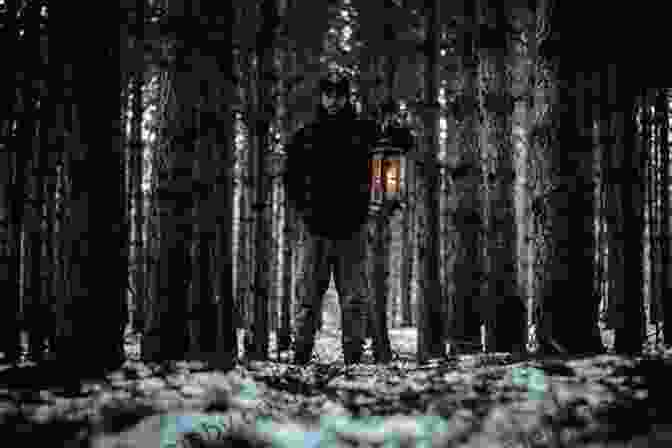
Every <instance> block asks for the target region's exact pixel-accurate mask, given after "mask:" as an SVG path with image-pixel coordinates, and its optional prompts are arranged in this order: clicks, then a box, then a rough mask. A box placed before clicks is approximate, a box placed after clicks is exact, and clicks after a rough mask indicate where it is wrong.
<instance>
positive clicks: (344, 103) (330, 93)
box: [318, 74, 355, 119]
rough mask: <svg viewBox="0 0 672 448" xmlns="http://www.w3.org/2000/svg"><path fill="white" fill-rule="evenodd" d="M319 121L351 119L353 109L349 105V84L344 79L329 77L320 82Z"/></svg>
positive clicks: (336, 76)
mask: <svg viewBox="0 0 672 448" xmlns="http://www.w3.org/2000/svg"><path fill="white" fill-rule="evenodd" d="M319 94H320V105H319V108H318V117H319V118H320V119H336V118H343V117H348V118H350V117H353V116H354V115H355V111H354V108H353V107H352V104H350V101H349V100H350V82H349V81H348V79H347V78H346V77H343V76H339V75H335V74H332V75H329V76H327V77H325V78H322V79H321V80H320V88H319Z"/></svg>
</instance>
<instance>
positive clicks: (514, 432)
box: [0, 322, 672, 448]
mask: <svg viewBox="0 0 672 448" xmlns="http://www.w3.org/2000/svg"><path fill="white" fill-rule="evenodd" d="M274 339H275V338H273V340H272V344H271V355H272V356H271V358H272V359H271V360H270V361H268V362H251V363H243V364H242V365H239V366H237V367H236V369H235V370H234V371H232V372H230V373H228V374H226V375H224V374H222V373H219V372H214V371H212V370H209V369H208V368H207V366H205V365H203V364H202V363H197V362H182V363H172V364H171V365H164V366H161V365H157V364H152V363H142V362H139V361H137V360H135V361H133V360H129V361H128V362H127V363H126V364H125V365H124V367H123V368H122V369H120V370H119V371H117V372H114V373H112V374H110V375H108V377H107V378H106V380H105V381H98V382H87V383H85V384H83V386H82V389H81V391H80V393H78V394H75V395H74V396H73V395H66V394H65V393H64V391H63V390H62V389H59V387H57V386H54V385H49V384H48V381H47V382H44V384H43V385H42V386H41V387H39V386H38V385H37V383H36V382H31V381H30V380H29V378H30V375H35V378H43V377H44V376H45V375H46V376H48V375H49V372H48V371H44V370H43V371H41V372H39V371H37V370H32V371H31V370H30V369H31V367H27V368H24V370H22V371H21V372H19V373H17V371H16V369H9V370H5V371H4V372H0V441H2V443H0V446H9V445H6V443H5V441H6V440H13V439H9V438H7V437H15V436H17V434H18V435H19V437H23V439H22V440H24V441H25V442H24V443H22V444H27V445H26V446H30V445H32V442H35V446H44V445H43V441H44V440H50V441H52V442H53V443H50V444H49V446H78V447H89V446H90V447H94V448H113V447H114V448H122V447H126V448H128V447H148V448H149V447H159V446H170V445H169V444H168V443H169V441H170V439H171V437H172V438H173V441H176V440H182V441H183V442H184V441H185V440H192V441H191V442H189V443H191V444H189V443H187V442H184V444H183V445H172V446H174V447H177V446H194V447H195V446H232V445H233V442H232V441H233V440H234V439H235V438H236V437H237V438H238V439H237V440H238V442H239V443H240V442H241V440H245V441H247V442H249V443H248V445H247V446H271V445H272V446H282V447H288V448H289V447H294V446H297V444H299V445H301V446H309V447H318V446H344V447H345V446H348V447H350V446H352V447H354V446H376V445H379V446H398V447H400V448H401V447H404V446H409V447H410V446H433V447H453V446H465V447H535V446H552V447H561V446H568V447H573V446H590V447H601V446H610V447H611V446H613V447H626V446H629V447H639V446H641V447H648V446H661V447H662V446H672V413H670V412H668V411H667V410H668V406H669V405H668V400H667V398H666V397H668V396H669V387H668V384H667V381H668V378H670V377H671V376H670V374H671V373H672V353H669V352H668V354H667V355H665V356H659V357H657V358H647V359H641V358H640V359H627V358H622V357H617V356H613V355H604V356H598V357H593V358H588V359H556V360H550V359H546V360H527V361H520V360H519V361H516V360H513V359H511V358H510V357H508V356H507V355H506V354H494V355H493V354H487V355H486V354H481V355H471V356H460V357H452V358H445V359H437V360H434V361H433V362H430V363H428V364H427V365H422V366H418V365H417V364H416V363H415V362H414V361H413V354H414V352H415V343H416V332H415V330H414V329H393V330H391V342H392V348H393V351H394V352H395V354H396V355H397V356H396V358H395V360H394V361H393V362H392V363H390V364H387V365H375V364H372V359H371V357H370V352H369V353H368V354H367V355H366V356H365V359H364V363H362V364H361V365H357V366H353V367H350V368H346V367H345V365H344V364H343V361H342V360H343V357H342V353H341V349H340V332H339V330H338V329H337V328H334V327H333V326H332V322H325V329H324V331H322V332H321V333H320V335H319V338H318V341H317V347H316V350H315V359H314V360H313V362H312V363H310V364H309V365H307V366H306V367H304V368H299V367H296V366H293V365H290V364H288V363H287V360H288V356H289V355H290V354H289V353H280V359H277V358H276V351H275V344H274V343H273V342H274ZM128 342H129V355H132V354H133V351H137V345H136V344H137V338H136V339H134V338H129V341H128ZM129 358H134V356H129ZM83 362H85V360H83ZM75 368H76V366H75ZM32 369H37V367H32ZM73 373H75V372H73ZM10 374H11V375H10ZM12 375H13V377H12ZM12 378H14V380H12ZM16 378H21V379H22V381H16ZM184 415H187V416H188V417H184ZM185 418H186V420H185ZM204 423H207V425H204ZM179 428H182V429H181V431H182V432H181V433H179V434H178V433H176V431H178V430H179ZM189 431H193V433H195V434H200V435H198V436H194V435H187V434H188V433H189ZM161 437H163V440H162V439H161ZM190 437H191V439H190ZM210 439H212V440H213V441H211V442H205V441H206V440H210ZM214 439H218V440H217V441H214ZM66 440H70V441H72V442H71V444H67V443H66ZM196 440H198V442H197V441H196ZM252 441H256V442H257V443H258V444H257V445H254V444H253V443H252ZM234 446H237V445H234Z"/></svg>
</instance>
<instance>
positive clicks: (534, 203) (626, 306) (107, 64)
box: [0, 0, 672, 372]
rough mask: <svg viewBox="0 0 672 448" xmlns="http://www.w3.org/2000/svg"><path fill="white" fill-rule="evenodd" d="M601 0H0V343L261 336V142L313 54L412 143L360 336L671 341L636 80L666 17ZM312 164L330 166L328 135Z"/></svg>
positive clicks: (282, 249)
mask: <svg viewBox="0 0 672 448" xmlns="http://www.w3.org/2000/svg"><path fill="white" fill-rule="evenodd" d="M609 12H610V14H609V15H606V13H605V12H604V11H601V10H598V8H596V10H595V11H589V10H587V9H582V8H581V7H579V5H571V6H570V5H569V2H564V3H563V4H562V5H560V2H558V1H555V0H538V1H522V0H507V1H504V0H502V1H494V0H475V1H466V0H465V1H462V0H460V1H448V0H445V1H443V0H338V1H337V0H330V1H327V0H254V1H252V0H244V1H243V0H232V1H217V2H215V1H205V0H194V1H189V2H188V1H184V0H182V1H177V0H170V1H168V0H137V1H131V0H122V1H119V2H97V3H95V6H94V4H92V3H91V2H84V1H68V2H55V1H48V0H4V1H3V0H0V25H1V28H0V42H2V48H4V49H6V51H5V59H4V60H5V62H4V63H3V64H2V70H0V76H1V78H0V99H1V101H0V107H1V108H0V260H1V261H0V307H1V309H0V333H1V334H0V352H3V353H4V355H5V359H4V360H3V362H18V361H20V360H22V359H25V358H26V357H27V358H30V359H32V360H36V361H41V360H43V359H44V358H45V357H46V358H49V359H55V360H57V361H58V362H61V361H63V362H64V363H66V364H67V363H73V362H77V360H81V356H82V353H83V352H86V363H84V364H85V366H84V367H82V368H83V369H89V370H91V371H92V372H95V371H100V370H102V369H107V368H112V367H115V366H118V365H119V364H120V363H121V362H122V361H123V359H124V346H123V339H124V334H125V332H127V331H130V330H133V331H136V332H139V333H141V335H142V338H141V356H142V357H143V358H144V359H147V360H175V359H185V358H190V359H204V360H207V361H209V362H211V363H212V364H213V365H215V366H217V367H220V368H224V369H227V368H229V367H231V366H232V365H234V363H235V362H236V360H237V359H238V358H239V357H240V356H242V354H241V352H240V351H239V348H238V337H239V336H240V337H241V338H244V339H245V343H244V344H243V345H244V346H245V356H246V357H248V358H250V359H266V358H267V357H268V356H269V340H270V337H271V335H273V336H274V337H276V338H277V345H278V348H279V349H281V350H282V349H287V348H288V347H289V346H290V342H291V333H292V325H293V318H292V316H293V312H292V310H293V306H294V303H295V297H294V291H295V285H296V282H297V280H298V279H300V278H301V275H302V273H301V272H300V271H299V269H298V267H299V266H300V258H301V254H302V245H301V241H302V235H303V231H304V230H303V229H302V228H300V226H298V225H297V222H296V220H295V217H294V216H293V214H292V210H291V208H289V207H288V205H287V201H286V197H285V191H284V187H283V184H282V182H281V174H282V163H283V160H284V152H283V151H284V145H285V143H286V142H287V139H288V138H290V136H291V135H292V134H293V132H295V131H296V130H297V129H298V128H299V127H301V126H302V125H304V124H306V123H307V122H309V121H310V120H311V119H312V118H313V113H314V108H315V103H316V99H317V97H316V95H315V86H316V82H317V80H318V79H319V78H320V77H321V76H323V75H324V74H325V73H327V71H329V70H338V71H342V72H346V73H348V74H349V75H350V76H352V78H353V80H354V91H353V97H352V100H353V101H354V103H355V104H356V106H357V109H358V110H359V111H360V113H361V115H362V116H363V117H368V118H372V119H376V120H378V121H379V122H380V121H381V120H382V118H383V113H384V112H385V111H388V112H389V111H394V112H395V113H396V114H397V118H398V120H399V121H400V122H402V123H403V124H404V125H405V126H407V127H408V128H409V129H411V130H412V132H413V135H414V148H413V151H414V153H415V154H416V155H418V156H417V157H415V158H413V160H412V161H410V162H409V171H408V178H407V190H408V195H407V200H406V201H405V202H404V204H403V207H402V208H401V209H400V210H397V211H396V212H395V213H394V214H392V215H391V216H389V218H384V219H383V218H377V219H376V218H372V222H371V232H370V234H371V235H370V236H371V238H370V242H371V244H370V248H369V252H370V257H369V264H370V271H371V276H372V281H373V284H374V290H375V297H376V299H375V303H374V304H373V306H372V310H371V311H372V312H371V323H372V324H373V323H374V322H376V321H377V322H378V323H380V324H381V325H371V327H372V328H379V330H378V331H377V332H376V331H372V332H371V334H370V336H371V337H372V339H373V341H374V343H373V345H374V350H375V351H376V353H378V354H379V355H380V359H383V360H385V359H390V358H391V356H392V355H393V354H392V352H391V349H390V344H389V338H388V329H389V328H393V327H409V326H413V327H417V331H418V343H417V356H418V360H420V361H423V360H426V359H429V358H431V357H435V356H442V355H444V354H445V353H446V344H449V345H448V348H449V350H450V351H451V352H458V353H463V352H470V351H481V350H485V351H489V352H513V353H525V352H535V353H549V354H563V353H564V354H583V353H599V352H603V351H605V350H613V351H616V352H619V353H637V352H641V351H642V350H643V349H644V348H645V347H646V346H647V345H646V344H648V341H651V340H652V337H653V338H654V339H653V340H655V343H656V344H662V343H665V344H670V341H671V338H672V332H665V325H664V324H665V322H666V321H669V320H670V319H671V318H672V310H671V309H670V300H671V299H672V294H671V291H670V289H671V285H670V278H672V277H671V276H670V272H669V270H670V256H671V254H670V241H671V240H670V236H671V234H670V230H671V228H670V219H669V218H670V199H669V198H670V190H669V187H670V179H669V176H670V145H669V142H670V138H669V126H670V116H669V113H670V93H671V91H670V89H668V88H658V87H646V86H656V85H661V84H662V85H665V82H664V81H662V80H661V79H659V78H660V77H661V76H662V75H664V74H665V73H664V72H662V67H663V66H664V65H665V63H664V61H662V54H663V51H662V49H658V48H657V47H656V46H655V45H654V44H655V42H661V41H664V40H662V38H659V37H660V36H659V35H660V34H662V33H663V32H664V30H665V27H664V26H662V25H658V22H659V21H662V19H656V16H657V14H656V12H655V11H651V10H647V11H637V10H636V9H635V7H634V6H630V8H628V7H626V6H613V5H611V4H610V6H609ZM621 13H622V14H621ZM605 17H627V19H626V18H623V19H618V20H614V19H613V18H610V19H606V18H605ZM641 24H646V30H647V31H646V33H645V32H643V31H640V30H639V26H640V25H641ZM561 36H562V41H561V39H560V37H561ZM315 169H316V170H320V169H325V170H326V169H343V174H344V176H343V182H347V179H348V172H347V167H342V168H340V167H339V165H338V154H328V155H325V165H324V167H315ZM340 206H342V205H341V204H334V207H340ZM343 213H347V209H346V208H344V209H343ZM236 329H242V330H244V331H236ZM651 332H653V333H654V335H653V336H652V335H651V334H650V333H651ZM482 333H483V337H482ZM26 338H27V339H26ZM482 340H484V345H483V346H482V345H481V341H482ZM92 342H93V343H94V345H95V346H96V347H97V348H96V349H94V350H92V349H91V343H92ZM645 343H646V344H645ZM77 364H78V365H81V364H82V363H81V362H77Z"/></svg>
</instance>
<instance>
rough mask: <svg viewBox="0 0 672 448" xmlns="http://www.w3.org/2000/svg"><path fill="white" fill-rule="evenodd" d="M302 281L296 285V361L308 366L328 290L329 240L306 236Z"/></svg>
mask: <svg viewBox="0 0 672 448" xmlns="http://www.w3.org/2000/svg"><path fill="white" fill-rule="evenodd" d="M304 251H305V252H304V257H303V269H302V271H303V278H301V279H300V280H299V282H298V285H297V294H296V295H297V299H298V305H299V310H298V312H297V315H296V334H295V335H296V337H295V341H294V347H295V350H294V362H295V363H297V364H305V363H307V362H308V361H309V360H310V355H311V353H312V351H313V345H314V343H315V332H316V330H317V325H316V324H317V318H318V313H320V312H322V298H323V297H324V293H325V292H326V290H327V288H328V287H329V278H330V274H331V270H330V265H329V241H328V240H326V239H324V238H320V237H317V236H315V235H311V234H306V239H305V242H304Z"/></svg>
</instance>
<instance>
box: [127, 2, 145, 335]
mask: <svg viewBox="0 0 672 448" xmlns="http://www.w3.org/2000/svg"><path fill="white" fill-rule="evenodd" d="M138 3H139V4H144V2H138ZM140 9H141V10H142V8H140ZM140 17H142V14H141V15H140ZM140 28H142V27H140ZM143 76H144V74H143V73H142V72H136V73H135V77H134V81H133V105H132V115H131V117H132V121H131V143H130V150H131V164H130V165H131V174H130V176H131V187H130V193H131V210H132V213H131V219H132V226H133V232H132V233H133V241H132V244H131V259H132V260H133V274H134V275H133V292H134V296H133V328H134V329H135V330H136V331H143V330H144V327H145V319H146V318H145V315H146V303H145V302H146V297H145V277H146V272H145V243H144V238H143V224H144V222H143V221H144V201H143V190H142V173H143V169H142V166H143V152H144V144H143V140H142V113H143V104H142V80H143Z"/></svg>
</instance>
